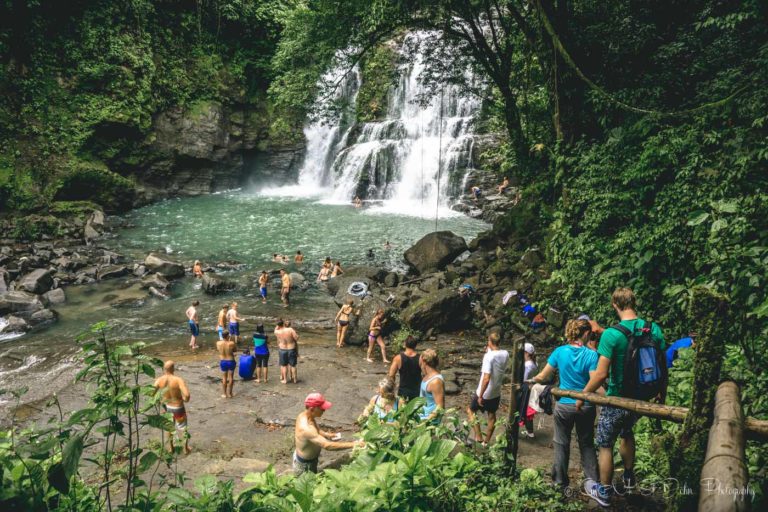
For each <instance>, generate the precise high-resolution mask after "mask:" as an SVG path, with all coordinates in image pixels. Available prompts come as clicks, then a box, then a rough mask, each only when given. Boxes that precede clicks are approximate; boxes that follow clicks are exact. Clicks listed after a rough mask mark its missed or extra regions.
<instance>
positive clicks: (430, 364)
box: [419, 348, 445, 423]
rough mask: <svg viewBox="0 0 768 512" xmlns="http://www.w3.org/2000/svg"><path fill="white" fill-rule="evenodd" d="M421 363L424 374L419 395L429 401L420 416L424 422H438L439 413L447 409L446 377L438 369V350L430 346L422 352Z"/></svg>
mask: <svg viewBox="0 0 768 512" xmlns="http://www.w3.org/2000/svg"><path fill="white" fill-rule="evenodd" d="M419 364H420V365H421V373H422V375H424V378H422V379H421V387H420V390H419V396H420V397H421V398H424V399H425V400H426V401H427V403H426V405H424V408H423V409H422V410H421V413H420V415H419V416H420V418H421V420H422V421H424V422H427V423H437V418H438V415H439V414H440V412H441V411H443V410H445V379H444V378H443V376H442V375H441V374H440V371H439V370H438V368H439V367H440V358H438V356H437V352H435V351H434V350H432V349H431V348H428V349H427V350H425V351H424V352H422V353H421V357H420V358H419Z"/></svg>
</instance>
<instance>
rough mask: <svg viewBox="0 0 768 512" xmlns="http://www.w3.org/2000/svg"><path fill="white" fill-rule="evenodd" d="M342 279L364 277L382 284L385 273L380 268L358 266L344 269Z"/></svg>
mask: <svg viewBox="0 0 768 512" xmlns="http://www.w3.org/2000/svg"><path fill="white" fill-rule="evenodd" d="M342 276H344V277H364V278H366V279H370V280H371V281H376V282H377V283H383V282H384V278H385V277H386V276H387V271H386V270H385V269H383V268H381V267H373V266H369V265H358V266H354V267H349V268H347V269H344V274H342Z"/></svg>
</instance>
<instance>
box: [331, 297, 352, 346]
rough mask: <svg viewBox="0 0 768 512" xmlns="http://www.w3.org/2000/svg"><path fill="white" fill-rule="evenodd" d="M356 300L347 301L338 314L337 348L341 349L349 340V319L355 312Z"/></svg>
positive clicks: (336, 320) (336, 319)
mask: <svg viewBox="0 0 768 512" xmlns="http://www.w3.org/2000/svg"><path fill="white" fill-rule="evenodd" d="M354 303H355V300H354V299H349V300H347V302H346V304H344V305H343V306H341V308H340V309H339V312H338V313H336V318H335V319H334V321H335V322H336V348H341V347H343V346H344V345H345V343H344V341H345V340H346V338H347V330H349V321H350V320H349V317H350V315H351V314H352V312H353V311H354Z"/></svg>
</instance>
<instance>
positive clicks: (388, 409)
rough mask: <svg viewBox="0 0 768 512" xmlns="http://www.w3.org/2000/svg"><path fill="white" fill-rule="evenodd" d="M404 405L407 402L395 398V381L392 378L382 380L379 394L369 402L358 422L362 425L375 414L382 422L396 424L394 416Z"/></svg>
mask: <svg viewBox="0 0 768 512" xmlns="http://www.w3.org/2000/svg"><path fill="white" fill-rule="evenodd" d="M404 404H405V401H404V400H403V399H402V398H398V397H396V396H395V381H393V380H392V379H390V378H385V379H382V380H381V381H379V392H378V393H377V394H376V395H374V396H373V398H371V401H370V402H368V405H367V406H366V407H365V410H364V411H363V414H361V415H360V417H359V418H357V422H358V423H359V424H362V423H363V422H365V420H366V419H367V418H368V416H370V415H371V414H374V415H375V416H376V417H378V418H379V420H381V421H386V422H387V423H394V421H395V420H394V418H393V416H394V415H395V413H396V412H397V411H399V410H400V406H402V405H404Z"/></svg>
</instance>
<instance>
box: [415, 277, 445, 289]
mask: <svg viewBox="0 0 768 512" xmlns="http://www.w3.org/2000/svg"><path fill="white" fill-rule="evenodd" d="M417 286H418V287H419V290H421V291H423V292H424V293H435V292H437V291H438V290H440V289H441V288H444V287H445V282H444V281H443V274H442V272H441V273H438V274H434V275H431V276H429V277H428V278H426V279H424V280H423V281H419V283H418V285H417Z"/></svg>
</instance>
